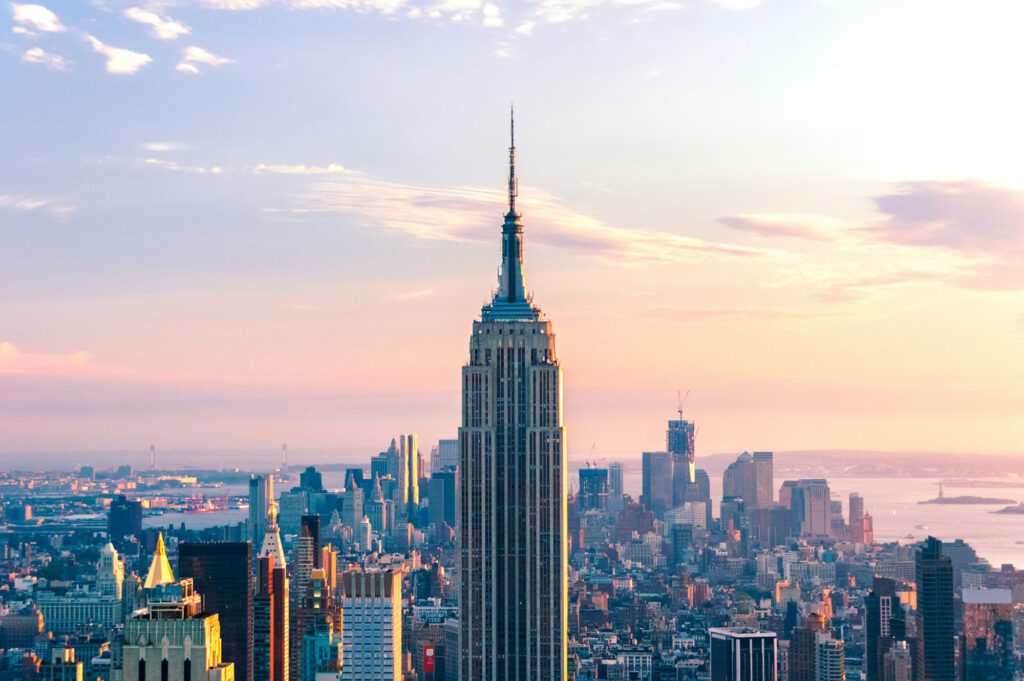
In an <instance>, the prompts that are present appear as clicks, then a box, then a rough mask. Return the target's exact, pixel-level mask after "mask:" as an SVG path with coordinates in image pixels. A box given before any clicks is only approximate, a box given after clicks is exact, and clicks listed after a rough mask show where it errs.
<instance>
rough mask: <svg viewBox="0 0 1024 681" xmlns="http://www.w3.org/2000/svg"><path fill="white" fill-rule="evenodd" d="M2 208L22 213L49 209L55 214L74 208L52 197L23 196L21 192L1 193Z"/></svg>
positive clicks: (0, 205) (0, 207)
mask: <svg viewBox="0 0 1024 681" xmlns="http://www.w3.org/2000/svg"><path fill="white" fill-rule="evenodd" d="M2 208H6V209H8V210H15V211H18V212H22V213H27V212H30V211H36V210H47V211H49V212H51V213H53V214H54V215H64V214H66V213H70V212H72V211H73V210H74V208H73V207H71V206H67V205H63V204H59V203H54V201H53V200H52V199H42V198H39V197H35V196H22V195H19V194H0V209H2Z"/></svg>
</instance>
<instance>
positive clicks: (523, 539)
mask: <svg viewBox="0 0 1024 681" xmlns="http://www.w3.org/2000/svg"><path fill="white" fill-rule="evenodd" d="M515 151H516V149H515V127H514V122H513V125H512V144H511V146H510V148H509V180H508V212H507V213H506V214H505V221H504V224H503V225H502V230H501V234H502V241H501V253H502V260H501V275H500V279H499V281H498V290H497V291H496V292H495V294H494V298H493V300H492V301H491V302H490V303H489V304H487V305H485V306H484V307H483V309H482V310H481V315H480V320H479V321H475V322H473V334H472V336H471V338H470V342H469V362H468V363H467V364H465V365H464V366H463V368H462V391H463V392H462V427H461V428H460V429H459V462H460V466H461V471H462V474H461V476H460V482H459V485H460V491H461V502H460V506H459V513H458V518H457V524H458V526H459V570H460V591H459V627H460V629H459V654H460V659H459V664H460V676H459V678H460V679H461V681H493V680H494V679H508V680H512V681H527V680H528V681H561V680H562V679H565V678H567V676H568V670H567V658H566V623H567V621H568V612H567V600H568V599H567V588H568V587H567V559H566V536H567V534H568V533H567V529H566V524H567V519H566V477H565V476H566V472H567V465H566V449H565V428H564V426H563V425H562V369H561V366H560V365H559V363H558V359H557V357H556V355H555V337H554V334H553V333H552V329H551V322H550V321H548V320H547V319H545V317H544V314H543V313H542V312H541V311H540V309H538V308H537V307H535V306H534V305H533V301H532V298H531V296H530V295H529V294H528V293H527V289H526V284H525V282H524V279H523V223H522V220H521V219H520V215H519V213H518V212H517V211H516V205H515V201H516V196H517V194H518V186H517V182H516V173H515V162H516V154H515Z"/></svg>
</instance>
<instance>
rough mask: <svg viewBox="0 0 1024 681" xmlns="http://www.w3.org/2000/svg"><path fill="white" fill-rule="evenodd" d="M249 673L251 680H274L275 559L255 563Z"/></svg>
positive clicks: (264, 558) (266, 557) (258, 560)
mask: <svg viewBox="0 0 1024 681" xmlns="http://www.w3.org/2000/svg"><path fill="white" fill-rule="evenodd" d="M252 621H253V633H252V670H253V673H252V675H253V678H254V679H267V680H268V681H271V680H272V679H274V657H275V655H279V654H280V651H276V650H275V648H274V557H273V556H260V557H259V558H257V560H256V593H255V594H254V595H253V599H252Z"/></svg>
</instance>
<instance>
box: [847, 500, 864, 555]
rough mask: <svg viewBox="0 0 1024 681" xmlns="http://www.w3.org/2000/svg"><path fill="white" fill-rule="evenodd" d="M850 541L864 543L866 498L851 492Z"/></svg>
mask: <svg viewBox="0 0 1024 681" xmlns="http://www.w3.org/2000/svg"><path fill="white" fill-rule="evenodd" d="M850 541H851V542H853V543H854V544H863V543H864V498H863V497H861V495H859V494H857V493H856V492H850Z"/></svg>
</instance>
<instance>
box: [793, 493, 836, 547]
mask: <svg viewBox="0 0 1024 681" xmlns="http://www.w3.org/2000/svg"><path fill="white" fill-rule="evenodd" d="M786 482H787V485H786V486H784V489H785V490H787V491H788V493H789V495H790V497H789V504H790V505H789V507H790V510H791V512H792V514H793V525H794V527H795V528H796V531H797V532H798V533H799V534H800V536H803V537H814V538H819V537H829V536H831V534H832V499H831V497H830V492H829V488H828V481H827V480H821V479H814V480H797V481H795V482H794V481H789V480H787V481H786ZM790 482H793V484H792V485H788V483H790Z"/></svg>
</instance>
